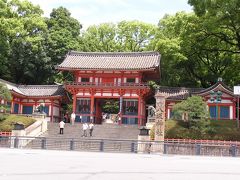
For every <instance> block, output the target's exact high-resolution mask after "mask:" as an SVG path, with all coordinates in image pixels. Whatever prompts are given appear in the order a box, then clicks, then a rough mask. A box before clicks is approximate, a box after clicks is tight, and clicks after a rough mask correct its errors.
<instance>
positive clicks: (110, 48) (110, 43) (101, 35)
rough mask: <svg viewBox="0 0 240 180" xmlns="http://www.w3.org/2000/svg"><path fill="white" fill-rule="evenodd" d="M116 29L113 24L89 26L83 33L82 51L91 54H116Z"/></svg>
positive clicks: (118, 48)
mask: <svg viewBox="0 0 240 180" xmlns="http://www.w3.org/2000/svg"><path fill="white" fill-rule="evenodd" d="M116 31H117V27H116V25H115V24H113V23H102V24H100V25H98V26H96V25H93V26H90V27H89V28H88V29H87V30H86V31H85V32H83V36H82V41H83V50H84V51H92V52H116V51H119V50H120V46H119V44H118V42H117V41H116V36H117V32H116Z"/></svg>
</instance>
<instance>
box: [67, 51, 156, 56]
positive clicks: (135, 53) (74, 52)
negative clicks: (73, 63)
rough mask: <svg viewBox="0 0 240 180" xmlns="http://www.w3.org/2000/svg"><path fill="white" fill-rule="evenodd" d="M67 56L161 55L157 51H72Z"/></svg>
mask: <svg viewBox="0 0 240 180" xmlns="http://www.w3.org/2000/svg"><path fill="white" fill-rule="evenodd" d="M67 55H70V56H77V55H83V56H84V55H87V56H108V57H113V56H118V57H119V56H156V55H160V53H159V52H157V51H141V52H80V51H70V52H69V53H68V54H67Z"/></svg>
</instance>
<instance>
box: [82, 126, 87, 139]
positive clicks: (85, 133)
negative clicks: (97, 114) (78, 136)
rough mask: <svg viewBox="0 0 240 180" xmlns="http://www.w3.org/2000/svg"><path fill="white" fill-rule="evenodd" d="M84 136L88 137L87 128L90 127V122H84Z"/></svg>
mask: <svg viewBox="0 0 240 180" xmlns="http://www.w3.org/2000/svg"><path fill="white" fill-rule="evenodd" d="M82 128H83V135H82V136H83V137H87V129H88V124H87V123H84V124H83V126H82Z"/></svg>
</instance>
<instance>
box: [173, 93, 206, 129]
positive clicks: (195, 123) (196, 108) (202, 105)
mask: <svg viewBox="0 0 240 180" xmlns="http://www.w3.org/2000/svg"><path fill="white" fill-rule="evenodd" d="M173 114H174V116H173V118H174V119H178V120H184V121H187V122H188V127H189V128H191V129H195V130H197V131H200V132H201V133H205V132H206V131H208V128H209V124H210V121H209V113H208V110H207V104H206V102H204V101H203V99H202V97H200V96H192V97H188V98H187V99H186V100H184V101H182V102H180V103H177V104H175V105H174V106H173Z"/></svg>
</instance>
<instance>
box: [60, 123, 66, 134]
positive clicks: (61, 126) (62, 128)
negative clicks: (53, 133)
mask: <svg viewBox="0 0 240 180" xmlns="http://www.w3.org/2000/svg"><path fill="white" fill-rule="evenodd" d="M64 126H65V122H64V121H63V120H61V121H60V123H59V128H60V132H59V133H60V134H63V130H64Z"/></svg>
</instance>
